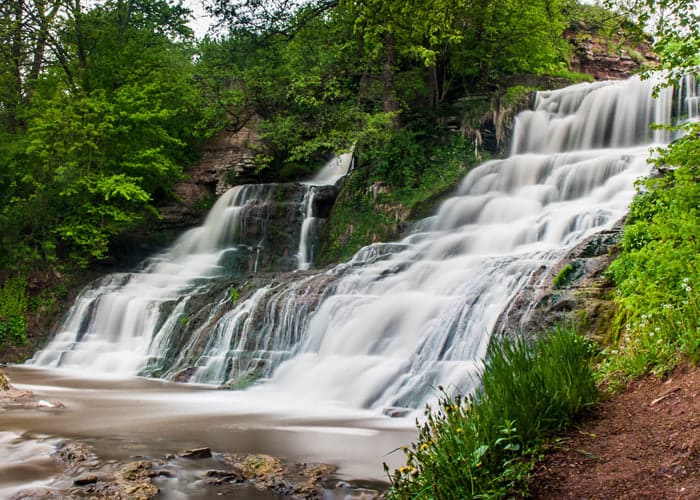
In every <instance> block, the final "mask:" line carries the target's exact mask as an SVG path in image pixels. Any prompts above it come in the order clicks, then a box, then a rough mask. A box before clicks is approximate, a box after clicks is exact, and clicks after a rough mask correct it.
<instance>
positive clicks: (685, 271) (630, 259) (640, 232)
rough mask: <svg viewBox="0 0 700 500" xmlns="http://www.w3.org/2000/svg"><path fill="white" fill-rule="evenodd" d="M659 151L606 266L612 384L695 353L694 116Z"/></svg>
mask: <svg viewBox="0 0 700 500" xmlns="http://www.w3.org/2000/svg"><path fill="white" fill-rule="evenodd" d="M686 128H687V130H686V132H687V133H686V135H685V136H684V137H683V138H681V139H679V140H677V141H676V142H674V143H673V144H672V145H671V146H669V147H668V148H667V149H663V150H660V151H659V153H660V154H659V156H658V158H656V159H655V160H653V161H654V163H655V164H656V166H657V167H658V168H659V171H660V172H661V173H662V175H660V176H656V177H652V178H649V179H645V180H643V181H640V185H639V194H638V195H637V197H636V198H635V200H634V201H633V203H632V206H631V208H630V214H629V216H628V219H627V223H626V225H625V230H624V235H623V239H622V251H621V253H620V256H619V257H618V258H617V260H615V262H613V264H612V265H611V266H610V270H609V274H610V276H611V277H612V278H613V279H614V281H615V284H616V285H617V295H616V297H615V299H616V302H617V305H618V310H619V313H618V315H617V318H616V325H617V328H616V330H615V332H613V336H612V338H611V340H612V342H613V343H615V344H617V345H616V347H617V348H616V349H611V350H610V351H609V353H610V354H611V356H609V357H607V359H605V361H604V363H603V367H602V373H603V375H604V376H605V377H607V378H608V379H609V381H610V382H612V383H613V386H615V385H617V384H618V383H619V382H623V381H624V380H625V379H628V378H633V377H637V376H640V375H642V374H644V373H647V372H648V371H651V372H653V373H656V374H658V375H662V374H664V373H667V372H669V371H670V370H672V369H673V368H674V367H675V366H676V365H677V364H678V362H679V360H680V358H681V357H682V355H684V354H686V355H688V356H689V357H690V359H691V360H694V361H695V362H696V363H697V362H698V361H699V359H698V358H700V354H699V353H698V347H700V313H698V304H699V303H700V299H699V297H698V290H697V289H698V286H700V238H698V230H699V228H700V210H699V209H698V207H699V206H700V182H698V180H699V179H700V161H699V160H700V124H698V123H695V124H690V125H687V126H686Z"/></svg>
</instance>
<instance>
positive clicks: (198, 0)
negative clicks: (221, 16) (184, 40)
mask: <svg viewBox="0 0 700 500" xmlns="http://www.w3.org/2000/svg"><path fill="white" fill-rule="evenodd" d="M183 3H184V4H185V6H186V7H188V8H190V9H191V10H192V17H193V20H192V21H190V23H189V24H190V27H191V28H192V29H193V30H194V34H195V35H196V36H197V38H202V37H203V36H204V35H205V34H206V33H207V29H208V28H209V25H210V24H211V22H212V19H211V18H210V17H209V16H207V14H206V12H205V11H204V7H203V6H202V0H185V1H184V2H183Z"/></svg>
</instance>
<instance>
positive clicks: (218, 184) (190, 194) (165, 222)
mask: <svg viewBox="0 0 700 500" xmlns="http://www.w3.org/2000/svg"><path fill="white" fill-rule="evenodd" d="M257 141H258V134H257V131H256V127H255V123H254V122H251V123H250V124H249V126H246V127H243V128H242V129H240V130H237V131H235V132H232V131H229V130H226V129H224V130H223V131H221V132H220V133H219V134H218V135H217V136H216V137H214V138H213V139H211V140H210V141H209V142H207V143H206V144H205V145H204V147H203V150H202V157H201V158H200V160H199V161H198V162H196V163H195V164H193V165H191V166H190V167H189V168H187V169H186V171H185V178H184V179H183V180H182V181H180V182H178V183H177V184H176V185H175V194H176V196H177V197H178V200H177V201H176V202H173V203H169V204H167V205H165V206H163V207H160V213H161V215H162V217H163V218H162V220H161V221H160V222H159V223H158V225H159V227H160V228H169V229H178V228H186V227H192V226H195V225H197V224H199V223H201V221H202V219H203V217H204V215H205V214H206V211H207V209H208V208H209V207H210V206H211V205H212V204H213V200H214V199H216V198H217V197H218V196H220V195H221V194H223V193H224V192H226V191H227V190H228V189H230V188H231V187H233V183H232V181H233V180H234V179H237V180H238V183H242V182H246V180H248V181H251V180H252V179H253V178H254V175H255V152H254V150H253V149H252V147H251V145H252V144H255V143H256V142H257Z"/></svg>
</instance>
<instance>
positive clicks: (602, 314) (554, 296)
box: [494, 222, 622, 340]
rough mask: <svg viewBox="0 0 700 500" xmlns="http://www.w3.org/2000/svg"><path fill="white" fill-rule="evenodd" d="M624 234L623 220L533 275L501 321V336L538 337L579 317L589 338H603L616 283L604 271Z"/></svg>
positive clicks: (611, 309)
mask: <svg viewBox="0 0 700 500" xmlns="http://www.w3.org/2000/svg"><path fill="white" fill-rule="evenodd" d="M621 235H622V222H620V223H618V224H617V225H616V226H615V227H614V228H612V229H610V230H608V231H605V232H603V233H600V234H597V235H594V236H592V237H591V238H589V239H588V240H586V241H584V242H582V243H581V244H579V245H578V246H576V247H575V248H574V249H572V250H571V251H570V252H569V253H568V254H567V255H566V256H565V257H564V258H563V259H562V260H561V261H560V263H559V264H558V265H557V266H555V267H554V268H553V269H552V270H551V271H549V272H545V271H544V270H543V271H541V272H539V273H537V274H535V275H534V276H532V278H531V279H530V283H529V284H528V286H526V287H524V288H523V289H522V291H521V292H520V293H519V294H518V295H517V296H516V297H515V298H514V299H513V301H512V302H511V304H510V307H509V308H508V309H507V310H506V312H505V313H504V314H502V315H501V317H500V318H499V319H498V322H497V325H496V328H495V330H494V331H495V332H497V335H498V336H500V337H503V336H509V335H515V334H517V333H524V334H526V335H536V334H538V333H539V332H542V331H546V330H549V329H551V328H553V327H555V326H557V325H559V324H562V323H564V324H565V323H570V322H571V321H575V322H576V323H577V324H578V326H579V327H581V328H583V329H584V330H585V331H586V332H587V334H588V335H589V336H591V337H593V338H596V339H598V340H602V337H603V336H604V335H605V333H606V332H607V331H608V330H609V326H610V324H611V322H612V319H613V315H614V312H615V309H614V303H613V302H612V300H611V298H610V297H609V295H610V292H611V291H612V290H613V284H612V282H611V281H610V280H609V279H608V278H606V276H605V271H606V270H607V268H608V266H609V265H610V263H611V262H612V261H613V259H614V258H615V255H616V253H617V250H616V248H617V243H618V241H619V240H620V237H621Z"/></svg>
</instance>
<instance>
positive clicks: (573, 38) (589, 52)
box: [564, 30, 658, 80]
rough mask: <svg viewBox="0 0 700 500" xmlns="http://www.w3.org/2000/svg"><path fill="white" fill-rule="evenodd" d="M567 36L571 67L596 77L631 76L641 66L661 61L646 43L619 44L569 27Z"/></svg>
mask: <svg viewBox="0 0 700 500" xmlns="http://www.w3.org/2000/svg"><path fill="white" fill-rule="evenodd" d="M564 36H565V38H566V40H567V41H568V42H569V44H570V45H571V47H572V48H573V55H572V58H571V69H573V70H574V71H579V72H581V73H586V74H589V75H591V76H592V77H593V78H595V79H596V80H621V79H625V78H629V77H630V76H631V75H632V74H634V73H635V72H637V71H638V70H639V69H640V68H641V67H642V66H644V65H655V64H656V63H658V57H657V56H656V55H655V54H653V53H652V52H651V51H650V50H649V46H648V45H647V44H644V43H638V44H635V45H630V44H625V45H622V46H620V45H621V44H620V43H619V41H617V40H607V39H602V38H601V37H600V36H598V35H596V34H595V33H590V32H586V31H585V30H568V31H567V32H566V33H565V34H564ZM611 46H612V47H615V48H614V49H611V48H610V47H611Z"/></svg>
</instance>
